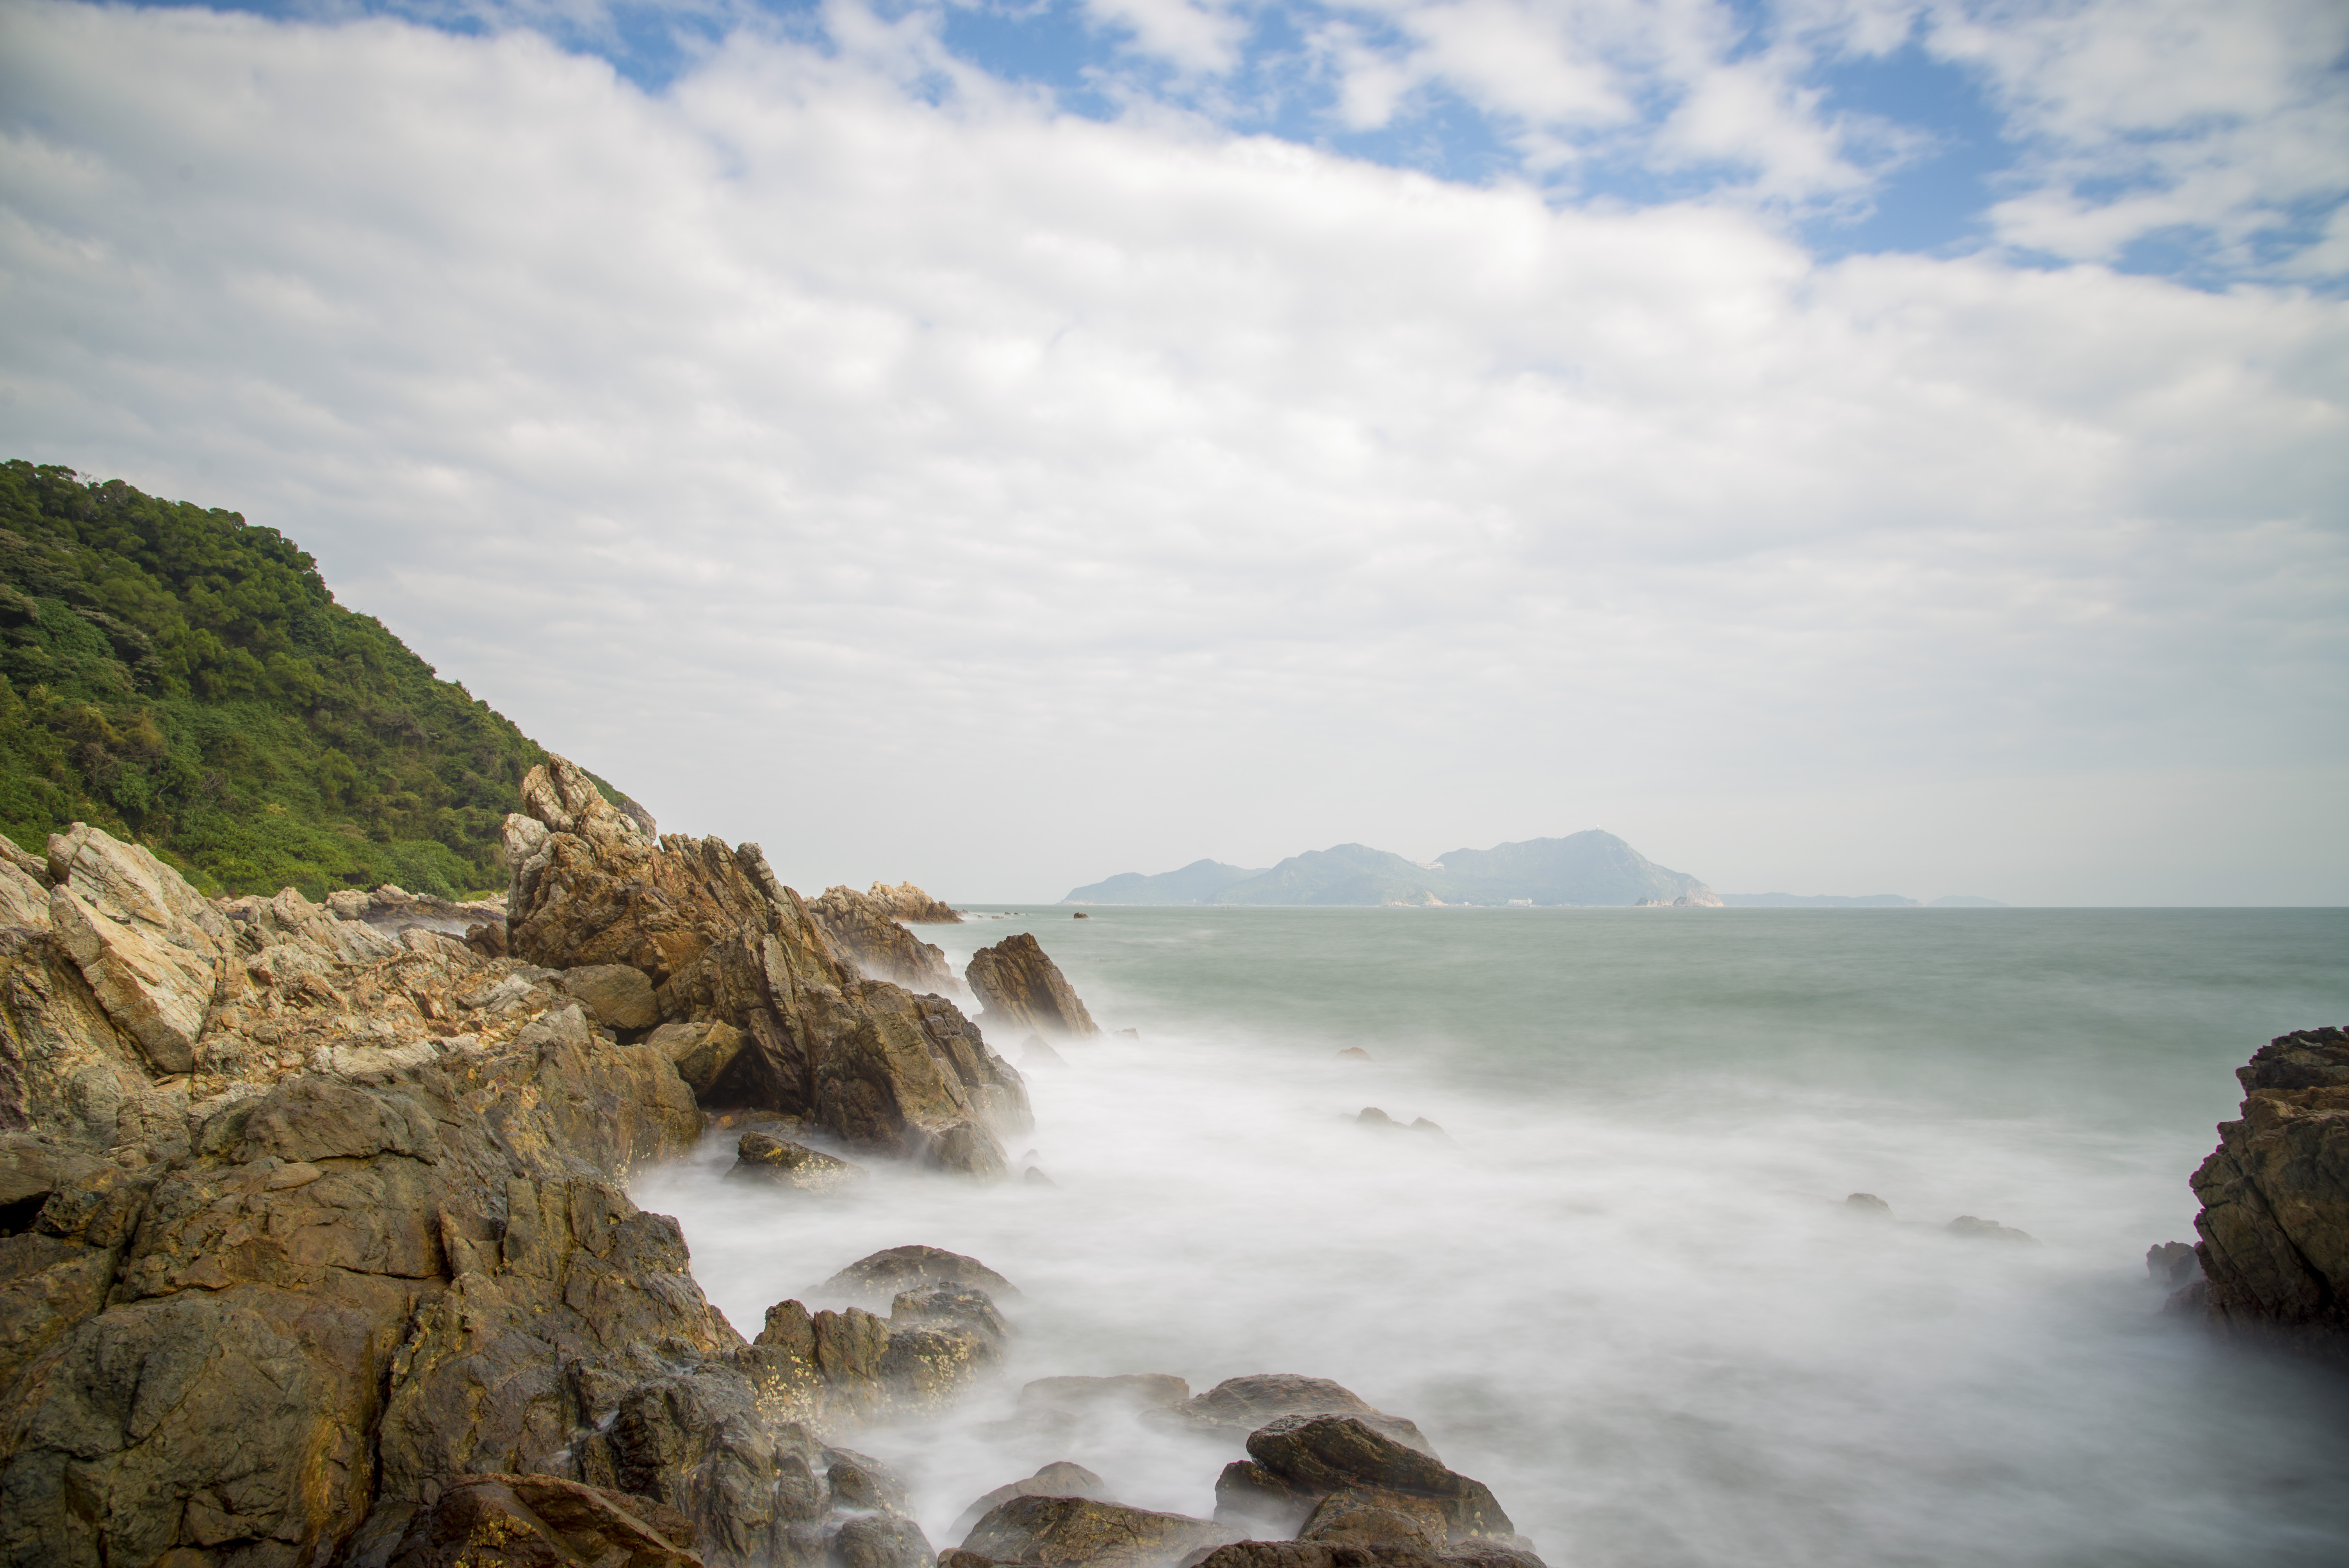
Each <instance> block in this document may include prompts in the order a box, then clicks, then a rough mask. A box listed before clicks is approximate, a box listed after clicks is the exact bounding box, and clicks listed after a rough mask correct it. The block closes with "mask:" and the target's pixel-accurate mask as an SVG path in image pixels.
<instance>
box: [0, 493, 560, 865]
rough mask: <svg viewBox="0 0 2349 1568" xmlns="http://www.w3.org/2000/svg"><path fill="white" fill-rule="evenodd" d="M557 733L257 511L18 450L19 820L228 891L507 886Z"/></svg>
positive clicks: (6, 824)
mask: <svg viewBox="0 0 2349 1568" xmlns="http://www.w3.org/2000/svg"><path fill="white" fill-rule="evenodd" d="M545 755H546V753H545V752H544V751H543V749H542V748H540V747H539V746H538V745H537V744H536V743H535V742H533V740H531V739H530V738H529V737H527V736H525V735H523V733H522V731H521V730H519V729H517V728H515V727H514V726H513V725H512V723H510V722H509V721H508V720H506V719H505V718H504V717H502V716H501V715H499V714H497V713H495V712H492V710H491V708H490V706H489V705H488V704H487V703H485V702H481V701H477V700H476V699H475V698H474V697H473V696H471V694H470V693H469V692H467V691H466V690H465V688H464V687H463V686H458V685H455V684H453V683H451V682H448V681H443V680H439V679H436V678H435V677H434V676H433V673H432V666H431V665H428V664H426V663H425V662H424V661H423V660H422V659H419V658H418V657H417V656H416V655H414V654H412V653H410V652H409V650H408V648H407V647H406V646H405V645H403V644H402V643H401V642H400V641H399V639H398V638H397V637H395V636H393V635H392V634H390V633H389V632H388V631H386V630H385V629H384V627H383V624H381V623H380V622H378V621H377V620H375V619H374V618H373V617H371V616H367V615H359V614H353V613H352V612H350V611H348V610H346V609H344V608H343V607H342V606H341V605H339V604H337V603H335V596H334V595H333V594H332V593H329V592H327V589H326V583H325V582H324V581H322V580H321V579H320V578H319V576H318V572H317V568H316V564H315V563H314V562H312V561H311V559H310V557H309V556H308V555H307V554H306V553H305V552H303V551H302V550H300V549H299V548H297V547H296V546H295V544H294V542H292V541H290V540H288V539H287V538H285V535H283V534H281V533H279V532H278V531H276V530H274V529H269V528H257V527H254V526H252V525H250V524H248V523H247V522H246V521H244V519H243V517H241V516H239V515H238V514H236V513H235V512H231V511H218V510H216V509H215V510H209V511H208V510H206V509H204V508H202V507H197V506H192V505H190V504H188V503H186V502H184V501H166V500H158V499H156V498H155V497H153V496H148V495H142V494H140V492H139V491H138V490H133V489H131V488H130V487H129V485H127V484H124V483H122V482H121V481H120V480H108V481H106V482H103V483H96V482H85V481H84V480H81V479H80V478H79V477H78V476H77V475H76V474H75V473H74V472H73V470H71V469H63V468H56V467H49V466H41V467H36V466H35V465H33V464H31V463H28V462H23V461H11V462H8V463H6V464H5V465H0V830H5V831H6V833H7V834H8V835H9V836H10V837H11V838H13V839H15V840H16V841H17V842H19V843H21V844H25V845H26V846H27V847H29V848H34V849H36V851H37V849H38V847H39V846H40V845H41V844H42V843H44V842H45V841H47V835H48V834H50V833H52V832H55V831H57V830H59V829H60V828H62V827H64V826H65V824H66V823H67V822H69V821H74V820H82V821H88V822H90V823H93V824H96V825H98V826H99V827H102V828H104V829H106V830H107V831H109V832H111V833H114V834H117V835H118V836H121V837H125V838H136V839H137V840H139V841H140V842H142V843H144V844H146V845H148V846H149V847H150V848H151V849H153V850H154V851H156V852H157V853H159V854H160V855H162V856H163V857H164V858H165V859H166V860H168V861H171V863H172V864H174V865H176V866H178V867H179V868H180V869H181V871H182V872H185V873H187V875H188V876H189V877H190V879H191V881H193V882H196V884H197V885H198V886H200V887H202V888H204V889H205V890H206V891H208V892H239V893H243V892H275V891H276V890H277V889H278V888H281V887H286V886H292V887H298V888H300V889H301V890H302V891H303V892H305V893H306V894H307V895H309V896H310V897H312V898H314V899H315V898H323V897H324V896H325V895H326V893H327V892H330V891H331V890H333V889H335V888H338V887H367V886H373V885H375V884H377V883H378V882H398V884H399V885H401V886H402V887H405V888H408V889H409V890H410V891H412V892H437V893H440V894H443V895H446V896H451V897H454V896H458V895H460V894H462V893H464V892H468V891H478V890H481V889H483V888H488V887H498V886H502V885H503V883H504V882H505V872H504V870H503V865H502V861H501V860H500V858H499V853H498V844H499V824H500V823H501V822H502V820H503V819H504V815H505V813H506V812H507V811H509V810H512V809H513V808H514V806H515V804H516V803H517V786H518V785H519V784H520V783H521V781H522V777H523V774H524V773H525V772H527V771H528V770H529V769H530V768H531V766H532V765H533V763H536V762H537V761H539V760H540V759H541V758H543V757H544V756H545Z"/></svg>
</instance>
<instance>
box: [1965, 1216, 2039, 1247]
mask: <svg viewBox="0 0 2349 1568" xmlns="http://www.w3.org/2000/svg"><path fill="white" fill-rule="evenodd" d="M1941 1228H1942V1229H1943V1230H1945V1231H1947V1232H1949V1233H1950V1234H1951V1235H1953V1236H1969V1237H1971V1238H1973V1239H1974V1240H1976V1241H1984V1242H2023V1243H2029V1244H2030V1245H2033V1246H2037V1245H2038V1244H2039V1238H2038V1237H2036V1236H2034V1235H2033V1234H2032V1233H2030V1232H2028V1231H2018V1230H2016V1229H2015V1228H2014V1227H2013V1226H2012V1225H2002V1224H2000V1223H1999V1222H1997V1221H1996V1220H1977V1219H1976V1218H1974V1217H1973V1216H1972V1215H1971V1214H1960V1215H1959V1216H1958V1217H1957V1218H1956V1219H1954V1220H1951V1222H1949V1223H1948V1224H1946V1225H1944V1226H1942V1227H1941Z"/></svg>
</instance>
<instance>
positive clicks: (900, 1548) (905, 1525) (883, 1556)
mask: <svg viewBox="0 0 2349 1568" xmlns="http://www.w3.org/2000/svg"><path fill="white" fill-rule="evenodd" d="M934 1559H935V1554H934V1553H932V1552H931V1551H930V1543H929V1541H928V1539H927V1538H926V1537H925V1536H924V1535H923V1534H922V1529H921V1526H920V1525H917V1524H916V1523H915V1522H913V1521H912V1520H910V1519H907V1518H905V1517H904V1516H902V1515H899V1514H893V1513H867V1514H860V1515H858V1516H857V1517H856V1518H854V1519H851V1520H849V1521H848V1522H846V1523H844V1524H843V1525H842V1526H841V1527H840V1530H839V1532H838V1533H836V1534H834V1535H833V1538H832V1552H831V1561H832V1562H833V1563H836V1564H838V1568H930V1563H932V1562H933V1561H934Z"/></svg>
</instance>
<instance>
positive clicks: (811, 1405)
mask: <svg viewBox="0 0 2349 1568" xmlns="http://www.w3.org/2000/svg"><path fill="white" fill-rule="evenodd" d="M737 1360H738V1364H739V1365H740V1367H742V1369H743V1371H744V1373H745V1375H746V1376H748V1377H750V1379H751V1381H752V1383H753V1384H754V1386H755V1387H757V1389H758V1392H759V1398H760V1402H761V1408H762V1409H763V1410H765V1411H766V1412H767V1413H768V1414H769V1415H770V1416H771V1417H772V1418H777V1419H783V1420H793V1421H806V1420H813V1421H822V1422H827V1423H837V1424H843V1425H858V1424H868V1423H872V1422H879V1421H892V1420H901V1419H905V1418H909V1417H916V1416H924V1415H930V1414H935V1413H936V1411H939V1410H942V1409H944V1408H947V1406H949V1405H951V1404H952V1403H953V1402H954V1401H955V1400H957V1398H960V1397H961V1396H962V1395H963V1394H964V1393H965V1392H966V1391H968V1389H969V1388H970V1387H971V1386H972V1385H973V1384H975V1383H976V1382H978V1380H979V1379H980V1378H981V1377H986V1376H988V1375H989V1374H991V1373H992V1372H993V1371H994V1369H995V1368H996V1367H997V1366H999V1364H1000V1362H1001V1360H1002V1336H1001V1335H1000V1333H999V1332H996V1331H994V1330H992V1329H991V1328H990V1327H989V1326H986V1325H982V1324H978V1323H974V1322H972V1321H970V1320H969V1319H968V1317H965V1316H960V1315H949V1314H939V1315H936V1316H929V1315H921V1314H912V1315H908V1317H907V1318H906V1319H905V1320H903V1321H900V1322H894V1323H893V1322H891V1321H888V1320H885V1319H883V1318H879V1317H875V1316H874V1315H873V1314H871V1313H869V1312H866V1311H864V1309H863V1308H861V1307H849V1308H847V1309H846V1310H844V1311H840V1312H833V1311H829V1310H827V1311H823V1312H810V1311H809V1310H808V1309H807V1308H806V1307H805V1306H803V1305H801V1304H800V1303H798V1302H796V1301H784V1302H778V1303H776V1304H775V1305H773V1306H771V1307H769V1308H768V1309H767V1321H766V1326H765V1327H763V1328H762V1329H761V1330H760V1333H759V1337H758V1339H757V1340H756V1341H755V1342H754V1343H753V1344H752V1345H751V1346H750V1349H749V1350H748V1351H747V1352H746V1353H745V1354H743V1355H742V1356H741V1357H738V1358H737Z"/></svg>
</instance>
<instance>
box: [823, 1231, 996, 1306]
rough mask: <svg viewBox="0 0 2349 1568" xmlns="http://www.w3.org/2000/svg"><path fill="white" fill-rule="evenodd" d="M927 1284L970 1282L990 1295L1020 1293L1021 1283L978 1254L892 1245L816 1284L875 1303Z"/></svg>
mask: <svg viewBox="0 0 2349 1568" xmlns="http://www.w3.org/2000/svg"><path fill="white" fill-rule="evenodd" d="M926 1284H967V1285H971V1286H975V1287H976V1288H978V1289H979V1290H983V1291H985V1292H987V1293H988V1295H999V1296H1000V1295H1019V1289H1018V1287H1016V1286H1015V1285H1013V1284H1012V1283H1011V1282H1010V1281H1009V1280H1008V1279H1005V1278H1004V1277H1003V1276H1002V1275H1001V1274H997V1273H996V1272H995V1271H994V1270H993V1269H991V1268H988V1266H987V1265H986V1264H983V1263H980V1262H979V1261H978V1259H977V1258H970V1257H965V1256H964V1255H963V1254H962V1253H950V1252H948V1251H947V1250H946V1249H945V1248H944V1247H926V1246H919V1245H916V1246H905V1247H890V1248H888V1249H886V1250H885V1251H883V1252H877V1253H872V1254H871V1255H870V1256H867V1257H862V1258H859V1259H857V1260H856V1262H854V1263H853V1264H849V1265H848V1266H847V1267H846V1268H844V1269H843V1270H841V1271H840V1272H839V1273H838V1274H834V1275H833V1276H832V1277H831V1278H830V1279H828V1280H826V1281H824V1282H823V1284H821V1285H818V1286H817V1287H816V1292H817V1294H818V1295H827V1296H835V1297H844V1298H846V1299H848V1300H851V1301H862V1302H867V1303H871V1304H874V1305H878V1304H880V1303H883V1302H889V1301H894V1300H895V1299H896V1297H897V1296H899V1295H902V1294H903V1293H905V1292H906V1291H909V1290H913V1289H916V1288H917V1287H919V1286H921V1285H926Z"/></svg>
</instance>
